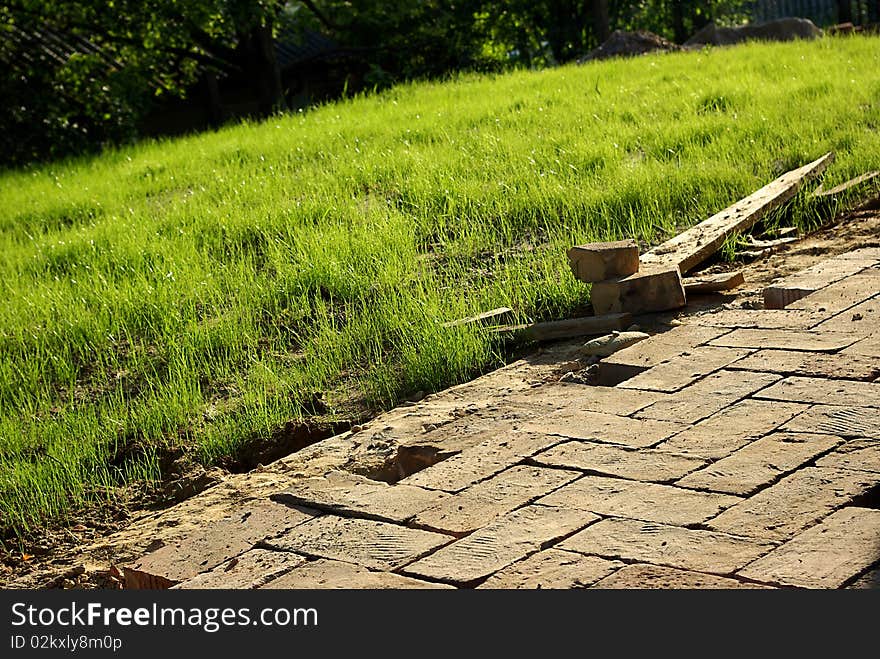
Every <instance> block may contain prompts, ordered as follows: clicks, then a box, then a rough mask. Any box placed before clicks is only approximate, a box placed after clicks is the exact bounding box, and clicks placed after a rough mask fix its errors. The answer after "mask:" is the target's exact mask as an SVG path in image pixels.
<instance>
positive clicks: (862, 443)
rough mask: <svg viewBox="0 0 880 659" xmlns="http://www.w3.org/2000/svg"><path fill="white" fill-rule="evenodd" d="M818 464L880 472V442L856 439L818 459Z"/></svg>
mask: <svg viewBox="0 0 880 659" xmlns="http://www.w3.org/2000/svg"><path fill="white" fill-rule="evenodd" d="M816 466H817V467H831V468H832V469H856V470H859V471H871V472H874V473H880V443H878V442H877V441H876V440H870V439H856V440H853V441H850V442H847V443H845V444H841V445H840V446H838V447H837V448H836V449H834V450H833V451H831V453H829V454H828V455H826V456H825V457H823V458H821V459H820V460H817V461H816Z"/></svg>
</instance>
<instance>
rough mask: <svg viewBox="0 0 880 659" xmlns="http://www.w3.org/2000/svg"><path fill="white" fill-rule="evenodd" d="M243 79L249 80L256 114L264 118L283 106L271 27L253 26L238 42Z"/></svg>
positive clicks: (279, 73) (279, 72)
mask: <svg viewBox="0 0 880 659" xmlns="http://www.w3.org/2000/svg"><path fill="white" fill-rule="evenodd" d="M242 44H243V46H244V54H245V61H246V64H247V65H246V71H247V75H248V76H249V77H250V78H251V79H252V80H253V82H254V85H255V86H256V89H257V95H258V100H259V113H260V115H261V116H264V117H265V116H268V115H270V114H272V113H273V112H277V111H278V110H283V109H284V108H285V106H286V104H285V101H284V89H283V88H282V86H281V69H280V68H279V66H278V60H277V59H276V57H275V41H274V39H273V38H272V26H271V25H257V26H256V27H254V28H252V29H251V30H250V32H249V33H248V34H247V35H245V36H244V38H243V39H242Z"/></svg>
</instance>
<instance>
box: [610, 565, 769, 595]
mask: <svg viewBox="0 0 880 659" xmlns="http://www.w3.org/2000/svg"><path fill="white" fill-rule="evenodd" d="M593 588H607V589H610V588H614V589H626V590H633V589H638V590H646V589H647V590H651V589H701V590H721V589H730V588H750V589H756V588H757V589H761V588H769V586H757V585H755V584H750V583H745V582H742V581H737V580H736V579H730V578H728V577H719V576H716V575H714V574H703V573H702V572H693V571H691V570H679V569H678V568H674V567H665V566H662V565H645V564H641V563H637V564H634V565H627V566H626V567H624V568H622V569H620V570H618V571H617V572H615V573H614V574H612V575H611V576H610V577H606V578H605V579H602V581H600V582H599V583H597V584H596V585H594V586H593Z"/></svg>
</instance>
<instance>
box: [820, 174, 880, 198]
mask: <svg viewBox="0 0 880 659" xmlns="http://www.w3.org/2000/svg"><path fill="white" fill-rule="evenodd" d="M877 176H880V171H875V172H868V173H866V174H862V175H861V176H856V177H855V178H853V179H850V180H849V181H846V182H845V183H841V184H840V185H837V186H835V187H833V188H831V189H830V190H824V189H823V188H822V186H821V185H820V186H819V187H818V188H816V191H815V192H813V196H814V197H831V196H833V195H837V194H840V193H841V192H846V191H847V190H849V189H850V188H854V187H856V186H857V185H861V184H862V183H867V182H868V181H870V180H871V179H873V178H876V177H877Z"/></svg>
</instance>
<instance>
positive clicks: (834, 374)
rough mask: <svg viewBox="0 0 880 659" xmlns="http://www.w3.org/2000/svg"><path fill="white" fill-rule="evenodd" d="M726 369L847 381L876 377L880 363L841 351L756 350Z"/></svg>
mask: <svg viewBox="0 0 880 659" xmlns="http://www.w3.org/2000/svg"><path fill="white" fill-rule="evenodd" d="M727 368H728V369H730V370H745V371H763V372H768V373H780V374H783V375H799V376H805V377H820V378H843V379H849V380H867V381H871V380H875V379H877V378H878V377H880V362H878V361H877V360H876V359H873V358H871V357H866V356H864V355H847V354H843V353H837V354H834V355H826V354H823V353H814V352H799V351H792V350H758V351H757V352H755V353H752V354H750V355H749V356H748V357H744V358H743V359H740V360H738V361H735V362H733V363H732V364H730V365H729V366H728V367H727Z"/></svg>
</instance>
